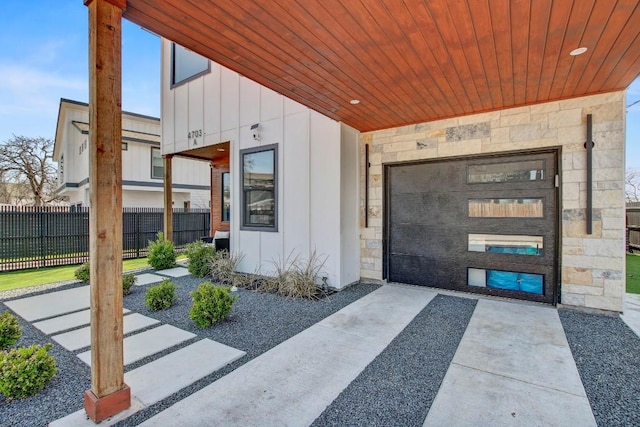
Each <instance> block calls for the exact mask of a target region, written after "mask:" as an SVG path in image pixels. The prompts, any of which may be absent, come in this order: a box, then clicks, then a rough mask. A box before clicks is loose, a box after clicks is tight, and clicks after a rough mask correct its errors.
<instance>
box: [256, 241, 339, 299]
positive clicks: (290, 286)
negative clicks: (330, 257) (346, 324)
mask: <svg viewBox="0 0 640 427" xmlns="http://www.w3.org/2000/svg"><path fill="white" fill-rule="evenodd" d="M326 261H327V258H326V257H325V258H324V259H322V258H321V257H320V256H319V255H317V254H316V252H315V251H313V253H312V254H311V256H310V257H309V259H308V260H304V259H301V258H300V257H299V256H298V255H296V256H293V253H290V254H289V256H288V257H287V258H286V259H285V260H284V261H283V260H281V259H279V260H278V261H275V260H273V261H271V264H272V265H273V267H274V269H273V275H272V276H270V277H266V278H264V280H263V284H262V286H261V287H260V290H261V291H264V292H272V293H275V294H278V295H282V296H284V297H294V298H307V299H318V298H319V296H320V295H322V292H323V289H322V286H319V285H318V284H317V282H318V278H319V275H320V272H321V271H322V269H323V268H324V264H325V263H326Z"/></svg>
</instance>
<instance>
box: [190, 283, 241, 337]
mask: <svg viewBox="0 0 640 427" xmlns="http://www.w3.org/2000/svg"><path fill="white" fill-rule="evenodd" d="M229 292H230V288H228V287H226V286H214V285H212V284H211V282H204V283H200V285H199V286H198V288H197V289H196V290H195V291H193V292H191V297H192V298H193V305H192V306H191V311H190V312H189V317H190V318H191V320H193V321H194V322H195V323H196V325H198V326H199V327H201V328H207V327H209V326H211V325H213V324H215V323H216V322H219V321H221V320H224V319H226V318H227V316H228V315H229V313H231V307H232V305H233V303H234V302H235V301H236V300H237V299H238V297H236V296H231V295H230V294H229Z"/></svg>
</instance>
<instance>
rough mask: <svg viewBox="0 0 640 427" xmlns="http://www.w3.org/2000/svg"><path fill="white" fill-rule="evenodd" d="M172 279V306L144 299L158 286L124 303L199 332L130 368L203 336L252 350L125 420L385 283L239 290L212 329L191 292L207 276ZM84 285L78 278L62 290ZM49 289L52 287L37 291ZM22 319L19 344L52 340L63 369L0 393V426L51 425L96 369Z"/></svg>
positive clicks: (137, 418)
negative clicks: (295, 292)
mask: <svg viewBox="0 0 640 427" xmlns="http://www.w3.org/2000/svg"><path fill="white" fill-rule="evenodd" d="M171 280H172V281H173V282H174V283H175V284H176V296H177V297H178V301H177V302H176V303H175V304H174V305H173V306H172V307H171V308H169V309H168V310H162V311H150V310H149V309H148V308H147V307H146V305H145V304H144V296H145V293H146V289H147V288H148V287H149V286H153V285H147V286H134V287H133V288H132V293H131V294H130V295H127V296H125V297H124V307H125V308H128V309H129V310H131V311H133V312H138V313H140V314H143V315H145V316H149V317H152V318H154V319H158V320H160V321H161V323H162V324H170V325H173V326H176V327H178V328H180V329H184V330H187V331H190V332H193V333H194V334H197V338H194V339H192V340H189V341H187V342H185V343H182V344H181V345H178V346H175V347H172V348H171V349H168V350H166V351H163V352H161V353H158V354H155V355H153V356H150V357H147V358H145V359H143V360H140V361H138V362H136V363H133V364H130V365H127V366H126V367H125V370H126V371H130V370H133V369H135V368H137V367H139V366H142V365H144V364H146V363H148V362H150V361H152V360H155V359H157V358H159V357H161V356H163V355H165V354H167V353H170V352H172V351H175V350H176V349H178V348H181V347H184V346H186V345H188V344H191V343H193V342H195V341H197V340H200V339H203V338H209V339H212V340H214V341H217V342H220V343H223V344H226V345H229V346H231V347H234V348H237V349H240V350H243V351H245V352H246V353H247V355H246V356H244V357H242V358H241V359H239V360H238V361H236V362H234V363H233V364H231V365H229V366H227V367H225V368H223V369H221V370H219V371H217V372H215V373H213V374H211V375H209V376H207V377H205V378H203V379H201V380H200V381H198V382H196V383H194V384H192V385H190V386H189V387H187V388H185V389H183V390H181V391H179V392H178V393H175V394H174V395H172V396H170V397H168V398H167V399H164V400H163V401H161V402H159V403H158V404H156V405H153V406H152V407H150V408H147V409H145V410H143V411H141V412H139V413H137V414H135V415H134V416H132V417H130V418H129V419H127V420H125V421H123V422H121V423H120V424H119V425H122V426H128V425H137V424H139V423H140V422H142V421H143V420H145V419H147V418H149V417H151V416H153V415H155V414H156V413H158V412H160V411H161V410H163V409H165V408H167V407H169V406H171V405H172V404H174V403H175V402H177V401H179V400H182V399H183V398H185V397H187V396H188V395H190V394H192V393H194V392H195V391H197V390H199V389H201V388H203V387H205V386H207V385H209V384H210V383H211V382H213V381H215V380H216V379H218V378H220V377H222V376H224V375H226V374H227V373H229V372H231V371H232V370H234V369H236V368H237V367H239V366H241V365H243V364H244V363H246V362H248V361H249V360H251V359H253V358H254V357H256V356H259V355H260V354H262V353H264V352H266V351H267V350H269V349H271V348H273V347H275V346H276V345H278V344H280V343H281V342H283V341H285V340H287V339H288V338H290V337H292V336H294V335H295V334H297V333H299V332H301V331H303V330H304V329H306V328H308V327H310V326H311V325H313V324H314V323H316V322H318V321H320V320H322V319H323V318H325V317H327V316H329V315H330V314H332V313H334V312H336V311H338V310H340V309H341V308H343V307H345V306H346V305H348V304H350V303H351V302H353V301H355V300H357V299H359V298H361V297H363V296H364V295H366V294H368V293H369V292H371V291H373V290H375V289H377V288H378V287H379V285H373V284H358V285H354V286H351V287H348V288H347V289H345V290H342V291H340V292H338V293H336V294H333V295H331V296H329V297H328V298H325V299H322V300H320V301H308V300H301V299H293V298H283V297H279V296H276V295H271V294H263V293H258V292H254V291H249V290H243V289H240V290H239V291H238V292H236V293H234V295H237V296H238V297H239V298H238V300H237V301H236V302H235V303H234V305H233V310H232V312H231V315H230V316H229V318H228V319H227V320H226V321H224V322H222V323H220V324H218V325H214V326H213V327H212V328H207V329H200V328H198V327H197V326H196V325H195V324H194V323H193V322H192V321H191V319H189V310H190V308H191V296H190V292H191V291H192V290H194V289H195V288H196V287H197V285H198V284H200V283H202V282H204V281H206V280H207V279H198V278H194V277H192V276H186V277H181V278H175V279H171ZM81 285H82V284H80V283H75V284H71V285H65V286H62V287H61V288H58V289H63V288H71V287H76V286H81ZM44 292H46V291H42V292H37V293H44ZM5 308H6V306H4V304H2V303H1V302H0V312H2V311H4V309H5ZM21 324H22V325H23V337H22V338H21V341H20V343H19V345H28V344H30V343H40V344H43V343H46V342H52V343H53V348H52V350H51V354H53V355H54V356H55V358H56V363H57V365H58V370H59V372H58V375H56V377H54V379H53V380H52V381H51V382H50V383H49V384H48V385H47V387H46V388H45V390H43V391H42V392H40V393H39V394H37V395H36V396H33V397H31V398H28V399H24V400H14V401H12V402H6V401H5V400H4V399H3V398H2V397H1V395H0V425H1V426H45V425H47V423H48V422H50V421H53V420H56V419H58V418H60V417H63V416H66V415H68V414H70V413H72V412H75V411H77V410H79V409H82V408H83V400H82V399H83V393H84V390H86V389H87V388H89V387H90V376H91V373H90V369H89V367H87V366H86V365H85V364H84V363H83V362H82V361H80V359H78V358H77V357H76V356H75V355H74V353H73V352H70V351H68V350H66V349H64V348H63V347H61V346H60V345H58V344H57V343H55V342H54V341H53V340H51V339H50V338H49V337H47V336H46V335H45V334H43V333H41V332H40V331H39V330H37V329H36V328H34V327H33V326H31V324H29V323H28V322H24V321H22V319H21ZM76 353H77V352H76ZM319 362H321V361H319ZM327 368H328V369H329V368H330V366H329V365H328V366H327Z"/></svg>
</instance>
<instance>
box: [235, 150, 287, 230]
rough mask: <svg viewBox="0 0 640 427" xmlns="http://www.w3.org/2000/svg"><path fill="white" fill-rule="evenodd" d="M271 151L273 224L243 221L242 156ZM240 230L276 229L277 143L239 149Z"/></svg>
mask: <svg viewBox="0 0 640 427" xmlns="http://www.w3.org/2000/svg"><path fill="white" fill-rule="evenodd" d="M265 151H273V203H274V207H273V211H274V214H273V225H255V224H249V225H247V224H246V223H245V220H246V218H245V203H246V200H245V189H244V188H245V185H244V156H245V155H247V154H254V153H261V152H265ZM239 170H240V209H239V212H240V230H246V231H265V232H277V231H278V202H279V197H278V144H270V145H261V146H258V147H251V148H245V149H243V150H240V169H239Z"/></svg>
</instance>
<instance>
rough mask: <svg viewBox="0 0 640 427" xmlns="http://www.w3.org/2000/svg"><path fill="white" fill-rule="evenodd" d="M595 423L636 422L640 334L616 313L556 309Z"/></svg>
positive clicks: (639, 403)
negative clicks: (610, 314) (598, 313)
mask: <svg viewBox="0 0 640 427" xmlns="http://www.w3.org/2000/svg"><path fill="white" fill-rule="evenodd" d="M559 314H560V320H561V321H562V326H563V327H564V330H565V334H566V336H567V340H568V341H569V346H570V348H571V352H572V353H573V357H574V359H575V361H576V366H577V367H578V372H579V373H580V377H581V378H582V383H583V385H584V388H585V391H586V393H587V397H588V398H589V402H590V403H591V408H592V410H593V414H594V415H595V417H596V421H597V423H598V425H599V426H607V427H609V426H640V338H639V337H638V336H637V335H636V334H634V333H633V331H632V330H631V329H630V328H629V327H628V326H627V325H626V324H625V323H624V322H623V321H622V319H620V318H619V317H618V316H604V315H597V314H589V313H583V312H580V311H574V310H566V309H565V310H559Z"/></svg>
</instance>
